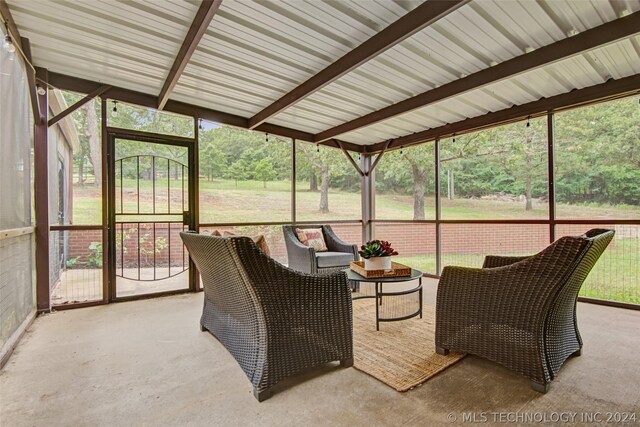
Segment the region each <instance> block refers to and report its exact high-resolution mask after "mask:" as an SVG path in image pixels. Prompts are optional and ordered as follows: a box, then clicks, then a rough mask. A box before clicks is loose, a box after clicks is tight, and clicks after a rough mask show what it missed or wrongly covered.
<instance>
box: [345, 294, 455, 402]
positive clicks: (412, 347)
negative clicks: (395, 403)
mask: <svg viewBox="0 0 640 427" xmlns="http://www.w3.org/2000/svg"><path fill="white" fill-rule="evenodd" d="M375 316H376V308H375V300H373V299H365V300H356V301H353V341H354V343H353V346H354V367H355V368H356V369H358V370H360V371H362V372H365V373H367V374H369V375H371V376H372V377H374V378H377V379H378V380H380V381H382V382H383V383H385V384H387V385H388V386H390V387H392V388H394V389H395V390H397V391H407V390H410V389H412V388H414V387H416V386H418V385H420V384H422V383H424V382H425V381H427V380H428V379H429V378H431V377H433V376H434V375H436V374H437V373H439V372H442V371H444V370H445V369H447V368H448V367H450V366H452V365H453V364H455V363H456V362H458V361H459V360H461V359H462V358H463V357H464V356H465V354H464V353H458V352H451V353H450V354H449V355H448V356H441V355H439V354H437V353H436V352H435V327H436V322H435V319H436V317H435V307H434V306H431V305H424V307H423V309H422V319H420V318H419V317H414V318H413V319H408V320H402V321H399V322H380V331H376V320H375Z"/></svg>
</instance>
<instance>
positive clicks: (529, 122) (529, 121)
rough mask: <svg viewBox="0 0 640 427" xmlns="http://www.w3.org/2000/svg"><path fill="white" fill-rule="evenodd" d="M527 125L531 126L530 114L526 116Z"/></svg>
mask: <svg viewBox="0 0 640 427" xmlns="http://www.w3.org/2000/svg"><path fill="white" fill-rule="evenodd" d="M527 127H531V116H527Z"/></svg>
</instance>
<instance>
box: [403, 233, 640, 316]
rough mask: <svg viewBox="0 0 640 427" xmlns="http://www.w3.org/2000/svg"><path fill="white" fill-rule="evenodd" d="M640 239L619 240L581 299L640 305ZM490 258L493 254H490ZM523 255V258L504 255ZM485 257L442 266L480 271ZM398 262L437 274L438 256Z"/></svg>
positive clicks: (447, 260) (455, 259) (451, 257)
mask: <svg viewBox="0 0 640 427" xmlns="http://www.w3.org/2000/svg"><path fill="white" fill-rule="evenodd" d="M639 240H640V239H637V238H618V239H616V240H615V242H614V244H612V245H610V246H609V248H607V250H606V251H605V252H604V254H602V257H601V258H600V259H599V260H598V263H597V264H596V266H595V267H594V268H593V270H592V271H591V273H590V274H589V276H588V277H587V280H585V282H584V284H583V285H582V289H581V290H580V295H582V296H585V297H591V298H598V299H604V300H611V301H622V302H629V303H633V304H640V241H639ZM486 255H489V254H486ZM501 255H522V254H505V253H503V254H501ZM484 257H485V254H464V255H460V254H443V260H442V265H443V266H446V265H458V266H463V267H473V268H480V267H482V263H483V261H484ZM394 261H396V262H400V263H402V264H406V265H410V266H412V267H415V268H417V269H419V270H422V271H424V272H427V273H435V271H436V257H435V255H425V256H421V255H417V256H408V257H402V256H397V257H394Z"/></svg>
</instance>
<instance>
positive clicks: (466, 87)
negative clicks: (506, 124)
mask: <svg viewBox="0 0 640 427" xmlns="http://www.w3.org/2000/svg"><path fill="white" fill-rule="evenodd" d="M638 32H640V12H635V13H633V14H631V15H628V16H626V17H624V18H620V19H616V20H614V21H611V22H608V23H606V24H603V25H600V26H598V27H595V28H592V29H590V30H587V31H584V32H582V33H580V34H578V35H575V36H573V37H568V38H566V39H563V40H560V41H557V42H555V43H552V44H550V45H547V46H544V47H541V48H540V49H537V50H534V51H532V52H530V53H525V54H524V55H520V56H517V57H515V58H513V59H510V60H508V61H505V62H502V63H500V64H498V65H495V66H493V67H489V68H485V69H484V70H481V71H478V72H477V73H473V74H471V75H469V76H467V77H463V78H461V79H458V80H454V81H452V82H450V83H447V84H445V85H442V86H440V87H437V88H435V89H432V90H429V91H426V92H423V93H421V94H419V95H416V96H414V97H411V98H408V99H406V100H404V101H400V102H398V103H396V104H393V105H390V106H388V107H385V108H382V109H380V110H377V111H373V112H371V113H369V114H366V115H364V116H362V117H358V118H356V119H353V120H350V121H348V122H346V123H343V124H340V125H338V126H335V127H333V128H331V129H327V130H325V131H322V132H320V133H318V134H317V135H316V137H315V142H322V141H325V140H327V139H330V138H334V137H336V136H338V135H341V134H344V133H347V132H351V131H354V130H356V129H361V128H363V127H366V126H370V125H372V124H374V123H378V122H381V121H383V120H387V119H390V118H392V117H395V116H398V115H400V114H404V113H408V112H410V111H412V110H415V109H417V108H422V107H425V106H427V105H430V104H433V103H435V102H438V101H441V100H443V99H446V98H450V97H453V96H456V95H460V94H463V93H465V92H468V91H470V90H473V89H476V88H478V87H481V86H486V85H488V84H491V83H494V82H497V81H499V80H503V79H506V78H509V77H512V76H515V75H517V74H521V73H524V72H526V71H529V70H533V69H535V68H538V67H541V66H544V65H548V64H551V63H553V62H556V61H560V60H562V59H565V58H568V57H571V56H574V55H577V54H579V53H582V52H585V51H588V50H591V49H594V48H597V47H599V46H603V45H606V44H609V43H612V42H615V41H617V40H620V39H623V38H626V37H629V36H632V35H633V34H636V33H638Z"/></svg>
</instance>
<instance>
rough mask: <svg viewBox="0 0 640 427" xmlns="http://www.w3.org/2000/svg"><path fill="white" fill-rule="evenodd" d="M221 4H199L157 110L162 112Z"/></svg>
mask: <svg viewBox="0 0 640 427" xmlns="http://www.w3.org/2000/svg"><path fill="white" fill-rule="evenodd" d="M221 3H222V0H204V1H203V2H202V3H201V4H200V8H199V9H198V12H197V13H196V16H195V17H194V18H193V22H192V23H191V27H189V31H188V32H187V35H186V36H185V38H184V41H183V42H182V46H181V47H180V50H179V51H178V55H176V59H175V61H173V65H172V66H171V69H170V70H169V75H168V76H167V79H166V80H165V82H164V85H163V86H162V90H160V95H159V96H158V105H157V108H158V109H159V110H162V109H163V108H164V106H165V105H166V103H167V101H168V100H169V96H171V92H173V88H174V87H175V86H176V84H177V83H178V80H179V79H180V76H181V75H182V72H183V71H184V69H185V68H186V66H187V64H188V63H189V60H190V59H191V56H192V55H193V52H195V50H196V48H197V47H198V43H200V40H201V39H202V36H204V33H205V32H206V31H207V28H209V24H210V23H211V21H212V20H213V17H214V16H215V15H216V12H217V11H218V9H219V8H220V4H221Z"/></svg>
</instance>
